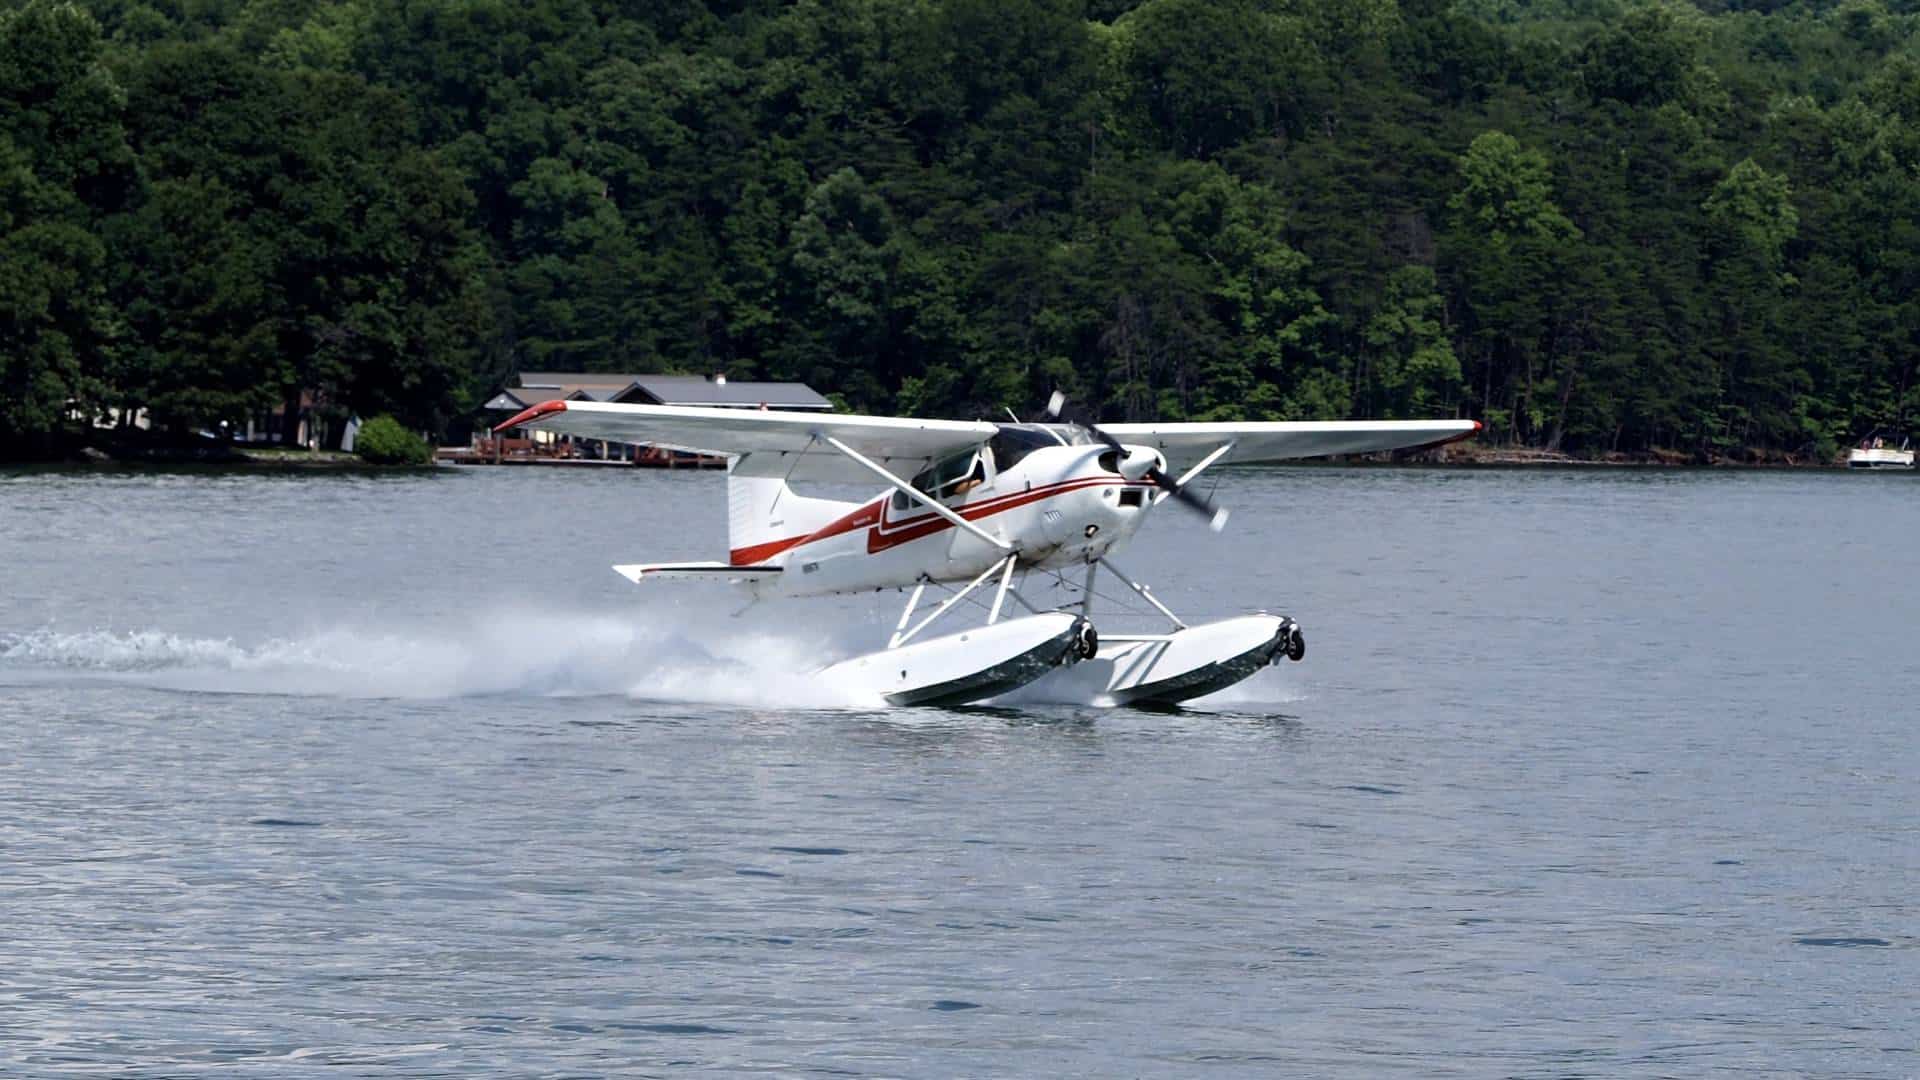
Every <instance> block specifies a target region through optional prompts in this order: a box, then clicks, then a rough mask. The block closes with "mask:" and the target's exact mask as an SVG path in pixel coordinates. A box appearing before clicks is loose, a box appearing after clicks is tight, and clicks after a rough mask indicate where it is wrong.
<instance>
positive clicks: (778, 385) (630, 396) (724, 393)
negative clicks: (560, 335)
mask: <svg viewBox="0 0 1920 1080" xmlns="http://www.w3.org/2000/svg"><path fill="white" fill-rule="evenodd" d="M519 383H520V385H518V386H509V387H507V388H505V389H503V390H501V391H500V393H498V394H496V395H494V397H493V398H492V399H490V400H489V401H488V402H487V404H486V408H489V409H512V410H515V411H518V410H520V409H525V408H529V407H531V406H534V405H538V404H540V403H541V402H543V401H554V400H569V401H624V402H627V403H629V404H642V405H707V406H714V407H718V408H733V409H757V408H759V407H761V406H762V405H764V406H766V407H767V408H769V409H803V410H816V409H817V410H821V411H825V410H829V409H832V408H833V402H831V401H828V400H827V399H826V398H824V397H821V396H820V395H819V394H816V393H814V392H813V389H812V388H811V387H809V386H807V385H806V384H805V383H791V382H734V381H732V380H722V381H718V382H716V381H715V380H713V379H709V378H705V377H703V376H699V375H628V374H621V373H612V372H609V373H596V372H585V371H523V372H521V373H520V376H519Z"/></svg>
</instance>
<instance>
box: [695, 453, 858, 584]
mask: <svg viewBox="0 0 1920 1080" xmlns="http://www.w3.org/2000/svg"><path fill="white" fill-rule="evenodd" d="M746 460H747V459H746V458H745V457H737V458H729V459H728V460H727V555H728V559H727V561H728V562H730V563H732V564H733V565H735V566H745V565H747V564H749V563H757V562H764V561H766V560H768V559H771V558H773V557H774V556H776V555H779V554H781V553H782V552H784V551H786V550H787V548H789V547H792V546H793V544H794V543H797V542H798V541H799V540H800V539H801V538H802V537H805V536H808V535H811V534H812V533H813V532H814V531H815V530H817V529H820V528H821V527H822V526H825V525H829V524H832V523H833V522H835V521H837V520H839V519H840V518H842V517H844V516H846V515H847V514H850V513H852V512H853V511H854V510H857V509H859V504H858V503H851V502H842V501H840V500H838V499H809V498H807V497H806V496H804V495H796V494H794V492H793V489H792V488H790V487H788V486H787V482H786V481H785V480H783V479H778V478H774V477H766V476H748V475H742V473H743V471H744V470H742V468H741V465H742V463H744V462H745V461H746Z"/></svg>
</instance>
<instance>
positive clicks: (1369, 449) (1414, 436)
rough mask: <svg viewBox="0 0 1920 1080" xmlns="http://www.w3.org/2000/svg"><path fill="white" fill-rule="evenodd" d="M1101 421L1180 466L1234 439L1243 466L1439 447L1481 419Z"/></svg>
mask: <svg viewBox="0 0 1920 1080" xmlns="http://www.w3.org/2000/svg"><path fill="white" fill-rule="evenodd" d="M1100 426H1101V428H1102V429H1104V430H1105V431H1107V432H1108V433H1110V434H1111V435H1112V436H1113V437H1114V438H1116V439H1119V440H1120V441H1121V442H1124V443H1132V444H1135V445H1139V446H1151V447H1153V448H1155V449H1157V450H1159V451H1160V452H1161V453H1163V454H1165V455H1166V456H1167V464H1168V465H1169V466H1170V467H1172V468H1175V469H1178V468H1181V467H1183V466H1185V465H1191V464H1193V463H1194V462H1195V461H1198V460H1199V459H1201V458H1203V457H1205V456H1206V455H1208V454H1210V453H1212V452H1213V451H1214V450H1216V449H1218V448H1219V447H1221V446H1224V445H1226V444H1227V443H1232V444H1233V452H1232V453H1231V454H1229V455H1228V456H1227V461H1229V462H1232V463H1234V464H1243V465H1244V464H1250V463H1253V462H1260V461H1288V460H1291V459H1293V458H1309V457H1324V456H1326V455H1328V454H1371V453H1375V452H1378V451H1381V450H1410V449H1414V448H1416V447H1428V446H1439V445H1440V444H1442V443H1450V442H1456V441H1458V440H1460V439H1465V438H1469V437H1471V436H1472V435H1473V434H1474V433H1475V432H1478V431H1479V430H1480V423H1479V421H1477V420H1279V421H1265V422H1251V421H1250V422H1245V423H1235V422H1225V423H1196V424H1102V425H1100Z"/></svg>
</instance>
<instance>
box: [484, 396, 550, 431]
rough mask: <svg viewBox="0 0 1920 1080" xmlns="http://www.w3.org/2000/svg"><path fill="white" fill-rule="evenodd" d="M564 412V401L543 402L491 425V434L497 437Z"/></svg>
mask: <svg viewBox="0 0 1920 1080" xmlns="http://www.w3.org/2000/svg"><path fill="white" fill-rule="evenodd" d="M566 411H567V403H566V402H564V401H543V402H541V403H540V404H538V405H535V406H533V407H532V408H530V409H524V410H522V411H521V412H518V413H516V414H514V415H513V416H511V417H509V418H507V419H506V420H505V421H503V422H501V423H498V424H495V425H493V433H494V434H495V435H498V434H500V433H501V432H503V431H508V430H511V429H513V428H517V427H519V426H520V425H522V424H531V423H533V422H534V421H535V420H539V419H541V418H542V417H546V416H551V415H553V414H554V413H557V412H566Z"/></svg>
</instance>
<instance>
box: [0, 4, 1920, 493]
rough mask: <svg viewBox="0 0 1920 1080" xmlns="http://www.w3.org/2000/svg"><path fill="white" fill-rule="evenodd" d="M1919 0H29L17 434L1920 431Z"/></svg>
mask: <svg viewBox="0 0 1920 1080" xmlns="http://www.w3.org/2000/svg"><path fill="white" fill-rule="evenodd" d="M1916 11H1920V2H1916V0H1792V2H1787V0H1697V2H1696V3H1694V4H1684V3H1677V2H1667V3H1657V2H1646V0H1532V2H1522V0H1400V2H1399V3H1397V4H1396V3H1395V0H1144V2H1138V0H798V2H778V0H709V2H707V3H700V2H697V0H655V2H653V3H648V4H623V3H615V2H613V0H87V2H70V0H63V2H52V0H0V446H4V447H6V448H7V450H8V452H12V453H19V452H22V451H23V450H27V451H30V450H31V449H32V448H33V447H34V446H36V445H40V444H41V443H42V442H44V441H45V440H46V439H47V438H48V436H49V435H50V433H52V432H54V431H55V430H56V429H58V428H59V427H60V426H61V424H62V423H63V422H70V421H71V420H73V419H80V418H99V417H109V416H123V415H127V414H128V412H129V411H130V410H134V409H139V408H145V409H147V410H149V412H150V414H151V416H152V417H153V419H154V420H155V422H156V423H158V424H160V425H161V426H162V427H165V428H168V429H171V430H179V431H187V430H192V429H194V428H199V427H206V426H208V425H211V424H216V423H218V422H219V421H221V420H228V421H232V422H235V423H238V422H239V421H240V420H241V418H243V417H245V416H248V415H257V414H258V412H259V411H260V410H262V409H265V408H270V407H272V406H274V405H276V404H279V403H283V402H284V403H288V404H291V405H294V406H296V407H297V406H298V405H299V403H300V402H301V401H302V400H309V401H318V402H319V403H321V405H322V407H323V408H324V409H327V410H331V411H333V412H334V413H336V414H338V415H345V414H346V413H348V412H352V413H357V414H360V415H373V414H375V413H380V412H388V413H391V414H393V415H394V416H395V417H397V418H399V420H400V421H401V422H402V423H404V424H406V425H408V426H411V427H415V428H418V429H424V430H432V431H436V432H437V431H440V430H443V429H444V428H445V427H446V425H447V424H448V423H449V422H450V421H454V420H456V419H457V418H460V417H462V416H464V415H469V414H470V413H471V410H472V409H473V407H474V406H475V404H476V403H477V402H478V401H479V400H481V397H480V395H481V394H482V393H484V392H485V390H486V389H488V388H489V387H490V386H492V385H497V384H498V382H499V381H500V380H501V379H502V378H503V377H504V376H505V375H507V374H508V373H509V372H511V371H512V370H514V369H516V368H518V367H521V366H524V367H526V368H529V369H549V370H551V369H571V368H579V369H600V370H692V371H713V370H725V371H728V372H730V373H732V374H734V375H736V376H762V377H772V378H795V379H803V380H806V381H807V382H809V383H812V384H813V385H814V386H816V387H817V388H819V389H821V390H823V391H827V392H831V393H834V394H836V395H838V396H839V398H840V399H841V400H843V401H844V402H845V403H847V404H848V405H850V406H853V407H857V408H864V409H872V410H897V411H904V412H910V413H920V414H941V415H958V416H968V415H980V416H998V415H1003V411H1002V410H1003V408H1005V407H1011V408H1014V409H1016V410H1020V411H1022V412H1024V411H1027V410H1030V409H1032V408H1033V407H1034V405H1035V404H1036V403H1037V402H1039V401H1042V400H1044V399H1045V397H1046V396H1047V393H1048V392H1049V391H1051V390H1052V389H1054V388H1055V387H1060V388H1063V389H1065V390H1067V391H1068V392H1069V393H1071V394H1072V395H1074V396H1075V397H1076V398H1077V399H1078V400H1080V401H1082V402H1084V403H1086V404H1087V405H1088V406H1089V407H1091V408H1093V409H1096V410H1098V411H1099V412H1100V413H1101V414H1102V415H1105V416H1107V417H1109V418H1145V417H1161V418H1235V417H1249V418H1269V417H1271V418H1285V417H1297V418H1320V417H1340V416H1350V415H1351V416H1376V417H1418V416H1452V415H1465V416H1472V417H1476V418H1480V419H1483V420H1485V421H1486V422H1487V424H1488V426H1489V429H1490V432H1489V437H1490V438H1491V439H1493V440H1494V441H1506V442H1512V443H1516V444H1521V445H1530V446H1540V447H1548V448H1564V449H1567V450H1571V451H1574V452H1580V453H1599V452H1606V451H1616V450H1618V451H1641V450H1650V449H1665V450H1673V451H1677V452H1679V453H1681V454H1685V455H1692V456H1699V455H1706V454H1714V453H1738V452H1743V451H1747V450H1750V449H1757V450H1764V451H1771V452H1776V453H1789V454H1827V453H1830V452H1831V451H1832V449H1833V447H1834V446H1835V445H1836V443H1837V442H1839V441H1841V440H1844V439H1846V438H1848V437H1849V436H1850V435H1853V434H1857V433H1859V432H1860V431H1862V430H1864V429H1865V428H1867V427H1870V426H1872V425H1874V424H1876V423H1906V422H1910V421H1912V420H1913V419H1914V418H1915V414H1916V413H1920V388H1917V387H1916V385H1915V367H1916V358H1917V357H1920V298H1917V295H1920V289H1917V288H1916V286H1920V38H1916V30H1920V14H1916Z"/></svg>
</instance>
